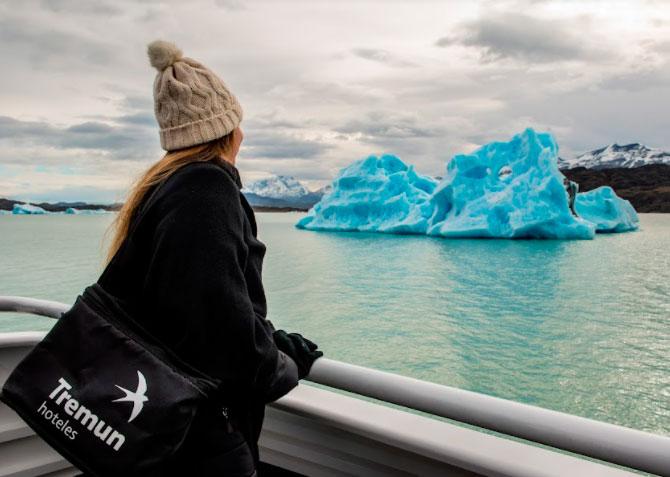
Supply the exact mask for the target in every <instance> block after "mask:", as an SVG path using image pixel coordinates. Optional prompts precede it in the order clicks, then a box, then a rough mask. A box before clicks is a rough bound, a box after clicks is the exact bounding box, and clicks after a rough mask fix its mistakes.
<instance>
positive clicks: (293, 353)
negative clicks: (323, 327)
mask: <svg viewBox="0 0 670 477" xmlns="http://www.w3.org/2000/svg"><path fill="white" fill-rule="evenodd" d="M272 337H273V338H274V340H275V344H276V345H277V348H279V350H280V351H283V352H284V353H286V354H287V355H289V356H290V357H291V358H292V359H293V361H295V364H296V365H297V366H298V378H299V379H303V378H304V377H305V376H307V375H308V374H309V370H310V369H311V368H312V364H314V361H316V360H317V359H318V358H320V357H321V356H323V352H321V351H318V350H317V348H318V346H317V345H316V343H314V342H313V341H310V340H308V339H307V338H305V337H304V336H302V335H301V334H300V333H287V332H286V331H284V330H277V331H275V332H274V333H273V334H272Z"/></svg>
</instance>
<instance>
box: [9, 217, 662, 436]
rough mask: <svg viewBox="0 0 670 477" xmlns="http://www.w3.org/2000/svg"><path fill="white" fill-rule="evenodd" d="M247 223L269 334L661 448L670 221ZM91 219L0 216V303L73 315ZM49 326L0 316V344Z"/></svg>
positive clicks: (93, 255) (99, 230)
mask: <svg viewBox="0 0 670 477" xmlns="http://www.w3.org/2000/svg"><path fill="white" fill-rule="evenodd" d="M301 216H302V215H301V214H297V213H288V214H268V213H258V214H257V219H258V222H259V237H260V238H261V240H263V241H264V242H265V243H266V244H267V246H268V253H267V256H266V261H265V265H264V282H265V286H266V292H267V295H268V304H269V315H268V317H269V318H270V319H271V320H272V321H273V322H274V324H275V326H277V327H278V328H279V327H283V328H285V329H287V330H289V331H299V332H301V333H303V334H304V335H305V336H307V337H309V338H311V339H312V340H314V341H316V342H317V343H318V344H319V345H320V347H321V348H322V349H323V350H324V352H325V353H326V355H327V356H328V357H330V358H333V359H338V360H342V361H347V362H350V363H355V364H361V365H364V366H370V367H374V368H378V369H382V370H386V371H391V372H396V373H400V374H404V375H408V376H413V377H417V378H420V379H425V380H429V381H433V382H437V383H442V384H448V385H451V386H456V387H460V388H463V389H468V390H472V391H478V392H483V393H486V394H490V395H494V396H498V397H503V398H507V399H513V400H516V401H521V402H526V403H531V404H535V405H539V406H543V407H547V408H550V409H556V410H559V411H565V412H569V413H573V414H578V415H581V416H586V417H591V418H595V419H599V420H604V421H608V422H612V423H617V424H621V425H625V426H629V427H634V428H638V429H643V430H648V431H652V432H657V433H662V434H668V435H670V215H660V214H658V215H657V214H643V215H641V220H642V227H641V231H639V232H634V233H628V234H617V235H609V236H598V237H597V238H596V239H595V240H593V241H573V242H563V241H530V240H528V241H506V240H448V239H440V238H433V237H426V236H397V235H383V234H372V233H337V232H311V231H305V230H298V229H295V228H294V227H293V224H294V223H295V222H296V221H297V220H298V219H299V218H300V217H301ZM111 219H112V216H111V215H103V216H62V215H50V216H0V294H5V295H25V296H33V297H38V298H46V299H51V300H58V301H62V302H67V303H72V302H73V301H74V299H75V297H76V296H77V294H78V293H79V292H80V291H81V290H82V289H83V288H84V287H85V286H86V285H88V284H90V283H92V282H93V281H95V280H96V279H97V277H98V275H99V274H100V272H101V270H102V257H103V249H102V243H101V240H102V236H103V232H104V230H105V228H106V227H107V225H108V224H109V222H110V221H111ZM51 323H52V322H51V321H50V320H48V319H46V318H39V317H29V316H27V315H14V314H11V315H9V314H0V331H9V330H29V329H41V330H45V329H48V327H49V326H50V325H51Z"/></svg>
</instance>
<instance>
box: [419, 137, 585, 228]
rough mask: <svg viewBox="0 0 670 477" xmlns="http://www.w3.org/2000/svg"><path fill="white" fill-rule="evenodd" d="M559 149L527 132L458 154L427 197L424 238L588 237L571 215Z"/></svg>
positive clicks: (583, 224)
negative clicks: (427, 224) (430, 206)
mask: <svg viewBox="0 0 670 477" xmlns="http://www.w3.org/2000/svg"><path fill="white" fill-rule="evenodd" d="M557 157H558V146H557V145H556V142H555V141H554V139H553V137H552V136H551V135H550V134H546V133H536V132H535V131H533V130H532V129H527V130H526V131H524V132H523V133H521V134H518V135H516V136H514V137H513V138H512V140H511V141H509V142H493V143H491V144H487V145H486V146H484V147H482V148H480V149H478V150H477V151H475V152H474V153H473V154H468V155H457V156H454V158H453V159H452V160H451V161H449V163H448V164H447V174H446V176H445V177H444V179H443V180H442V182H441V183H440V185H439V186H438V187H437V189H436V191H435V194H434V195H433V197H432V198H431V202H432V204H433V215H432V216H431V219H430V222H431V226H430V227H429V229H428V234H430V235H439V236H442V237H489V238H493V237H497V238H552V239H588V238H593V236H594V235H595V227H594V226H593V224H592V223H590V222H587V221H585V220H583V219H580V218H577V217H575V216H574V215H572V213H571V212H570V207H569V204H568V195H567V193H566V190H565V186H564V185H563V174H561V172H560V171H559V170H558V165H557Z"/></svg>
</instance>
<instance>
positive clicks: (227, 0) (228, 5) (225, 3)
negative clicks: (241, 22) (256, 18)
mask: <svg viewBox="0 0 670 477" xmlns="http://www.w3.org/2000/svg"><path fill="white" fill-rule="evenodd" d="M214 4H215V5H216V6H218V7H221V8H223V9H224V10H228V11H231V12H236V11H240V10H244V9H245V8H246V7H245V5H244V2H242V1H240V0H214Z"/></svg>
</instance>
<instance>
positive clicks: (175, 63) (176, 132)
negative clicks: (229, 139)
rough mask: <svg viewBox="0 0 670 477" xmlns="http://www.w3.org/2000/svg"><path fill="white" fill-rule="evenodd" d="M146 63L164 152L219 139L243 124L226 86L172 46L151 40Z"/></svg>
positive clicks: (236, 104) (233, 99) (237, 104)
mask: <svg viewBox="0 0 670 477" xmlns="http://www.w3.org/2000/svg"><path fill="white" fill-rule="evenodd" d="M148 54H149V60H150V62H151V64H152V66H154V67H155V68H156V69H157V70H158V74H157V75H156V79H155V81H154V112H155V113H156V120H157V121H158V125H159V126H160V140H161V147H162V148H163V149H165V150H166V151H172V150H175V149H182V148H184V147H189V146H195V145H196V144H202V143H205V142H208V141H212V140H214V139H218V138H220V137H222V136H225V135H226V134H228V133H230V132H231V131H232V130H233V129H235V128H236V127H237V126H238V125H239V124H240V121H242V107H241V106H240V103H239V102H238V101H237V98H235V96H234V95H233V94H232V93H231V92H230V90H229V89H228V88H227V87H226V85H225V83H224V82H223V81H222V80H221V79H220V78H219V77H218V76H216V75H215V74H214V73H213V72H212V71H210V70H209V69H208V68H207V67H206V66H204V65H203V64H201V63H199V62H197V61H195V60H193V59H191V58H187V57H183V56H182V54H181V50H179V48H177V47H176V46H175V45H173V44H172V43H168V42H165V41H161V40H158V41H154V42H152V43H150V44H149V47H148Z"/></svg>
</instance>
